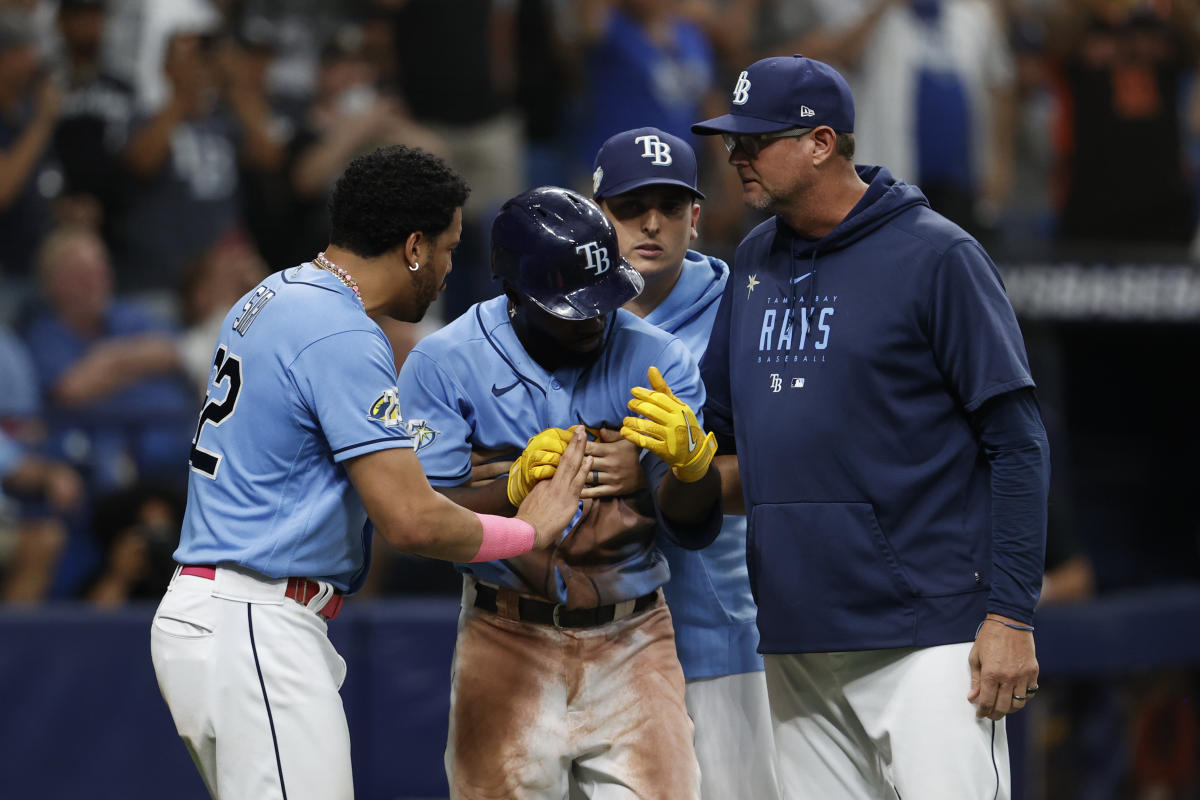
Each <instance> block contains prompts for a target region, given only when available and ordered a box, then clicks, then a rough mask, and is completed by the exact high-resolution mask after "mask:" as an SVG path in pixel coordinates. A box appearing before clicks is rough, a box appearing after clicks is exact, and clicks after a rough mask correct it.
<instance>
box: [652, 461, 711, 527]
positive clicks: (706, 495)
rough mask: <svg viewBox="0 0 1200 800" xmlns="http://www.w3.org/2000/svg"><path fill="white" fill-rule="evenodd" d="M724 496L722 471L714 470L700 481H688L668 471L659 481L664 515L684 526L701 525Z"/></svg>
mask: <svg viewBox="0 0 1200 800" xmlns="http://www.w3.org/2000/svg"><path fill="white" fill-rule="evenodd" d="M720 497H721V473H720V472H719V471H718V470H715V469H710V470H709V471H708V472H707V473H705V475H704V477H703V478H701V479H700V480H698V481H692V482H690V483H685V482H684V481H681V480H679V478H677V477H675V475H673V474H672V473H670V472H668V473H667V474H666V476H664V477H663V479H662V480H661V481H660V482H659V484H658V507H659V509H660V510H661V511H662V514H663V516H664V517H666V518H667V519H668V520H669V521H671V522H673V523H677V524H680V525H699V524H701V523H703V522H705V521H706V520H707V519H708V518H709V517H710V516H711V515H712V512H713V507H714V506H716V504H717V500H718V498H720Z"/></svg>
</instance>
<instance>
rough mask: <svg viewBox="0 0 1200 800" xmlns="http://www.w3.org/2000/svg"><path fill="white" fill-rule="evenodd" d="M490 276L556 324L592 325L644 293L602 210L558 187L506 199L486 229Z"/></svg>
mask: <svg viewBox="0 0 1200 800" xmlns="http://www.w3.org/2000/svg"><path fill="white" fill-rule="evenodd" d="M492 274H493V275H495V276H496V277H497V278H503V279H504V280H506V281H508V282H509V283H510V284H512V286H513V287H514V288H515V289H516V290H517V291H518V292H520V293H521V294H522V295H523V296H525V297H528V298H529V299H530V300H532V301H533V302H534V303H536V304H537V305H538V306H540V307H541V308H542V309H544V310H545V311H547V312H548V313H550V314H553V315H554V316H556V317H560V318H561V319H572V320H580V319H592V318H593V317H599V316H602V315H604V314H607V313H609V312H610V311H613V310H614V309H617V308H620V307H621V306H622V305H624V304H625V303H627V302H629V301H630V300H632V299H633V298H635V297H637V296H638V295H639V294H641V292H642V287H643V286H644V285H645V283H644V282H643V281H642V276H641V275H639V274H638V272H637V270H635V269H634V268H633V267H631V266H630V265H629V262H628V261H626V260H625V259H623V258H621V248H620V246H619V245H618V244H617V232H616V231H615V230H614V229H613V226H612V223H611V222H609V221H608V218H607V217H605V216H604V212H603V211H601V210H600V207H599V206H597V205H596V204H595V203H593V202H592V201H591V200H588V199H587V198H586V197H584V196H583V195H581V194H578V193H576V192H572V191H571V190H570V189H560V188H558V187H556V186H542V187H539V188H537V189H530V190H529V191H528V192H525V193H523V194H519V195H517V196H516V197H514V198H513V199H511V200H509V201H508V202H507V203H505V204H504V206H503V207H502V208H501V209H500V213H499V214H497V215H496V221H495V222H493V223H492Z"/></svg>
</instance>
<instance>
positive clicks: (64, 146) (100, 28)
mask: <svg viewBox="0 0 1200 800" xmlns="http://www.w3.org/2000/svg"><path fill="white" fill-rule="evenodd" d="M106 20H107V12H106V8H105V3H104V0H60V2H59V4H58V30H59V33H60V35H61V39H62V47H63V78H64V85H65V90H66V94H65V96H64V97H63V102H62V109H61V114H60V117H59V120H58V125H57V126H56V127H55V129H54V148H55V152H56V153H57V155H58V158H59V160H60V161H61V163H62V170H63V180H64V187H63V197H62V199H61V200H60V202H59V206H60V215H61V216H63V217H66V218H68V219H71V220H72V221H75V222H79V223H81V224H91V225H94V226H99V227H100V229H101V230H102V231H103V232H104V234H105V240H106V241H107V242H108V243H109V245H110V247H111V246H114V240H113V236H114V234H115V230H116V220H117V219H118V218H119V216H120V214H121V211H122V209H123V208H124V207H125V205H126V203H127V200H128V197H129V191H130V185H129V173H128V171H127V170H126V169H125V166H124V163H123V161H122V159H121V153H122V151H123V150H124V149H125V143H126V140H127V138H128V136H129V126H130V124H131V122H132V121H133V114H134V96H133V87H132V86H130V85H129V84H127V83H125V82H124V81H122V80H120V79H119V78H117V77H115V76H113V75H112V74H111V73H110V72H109V71H108V70H107V69H106V68H105V67H104V66H103V64H102V63H101V58H100V52H101V44H102V41H103V34H104V26H105V22H106Z"/></svg>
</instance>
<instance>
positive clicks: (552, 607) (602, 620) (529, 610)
mask: <svg viewBox="0 0 1200 800" xmlns="http://www.w3.org/2000/svg"><path fill="white" fill-rule="evenodd" d="M504 591H512V590H511V589H505V590H504ZM498 594H499V590H497V589H496V587H494V586H488V585H487V584H484V583H479V582H478V581H476V582H475V607H476V608H478V609H480V610H482V611H490V612H492V613H493V614H494V613H498V610H499V606H498V604H497V602H496V600H497V595H498ZM657 601H658V589H655V590H654V591H653V592H650V593H649V594H644V595H642V596H641V597H639V598H638V599H636V600H634V601H633V610H631V611H630V612H629V613H628V614H625V615H623V616H632V615H634V614H636V613H638V612H639V611H645V610H646V609H647V608H649V607H650V606H652V605H654V604H655V602H657ZM517 613H518V615H519V616H520V618H521V621H522V622H536V623H538V624H540V625H553V626H554V627H556V628H594V627H596V626H597V625H607V624H608V623H610V622H612V621H613V618H614V617H616V613H617V604H615V603H614V604H613V605H608V606H596V607H594V608H567V607H565V606H564V605H563V604H562V603H549V602H546V601H545V600H537V599H535V598H533V597H525V596H523V595H522V596H519V597H518V598H517Z"/></svg>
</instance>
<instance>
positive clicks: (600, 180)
mask: <svg viewBox="0 0 1200 800" xmlns="http://www.w3.org/2000/svg"><path fill="white" fill-rule="evenodd" d="M697 174H698V171H697V169H696V152H695V151H694V150H692V146H691V145H690V144H688V143H687V142H685V141H684V140H683V139H680V138H679V137H678V136H674V135H672V134H669V133H667V132H666V131H663V130H659V129H658V128H634V129H633V130H631V131H623V132H621V133H618V134H616V135H615V136H611V137H609V139H608V140H607V141H606V142H605V143H604V144H602V145H600V150H599V152H597V153H596V163H595V165H594V167H593V172H592V198H593V199H595V200H601V199H603V198H605V197H612V196H614V195H618V194H625V193H626V192H631V191H633V190H634V189H637V188H638V187H641V186H650V185H658V184H664V183H665V184H669V185H671V186H682V187H683V188H685V189H687V190H688V191H690V192H691V193H692V194H694V195H696V197H699V198H700V199H701V200H703V199H704V195H703V194H702V193H701V192H700V190H699V189H697V188H696V182H697V180H696V179H697Z"/></svg>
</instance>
